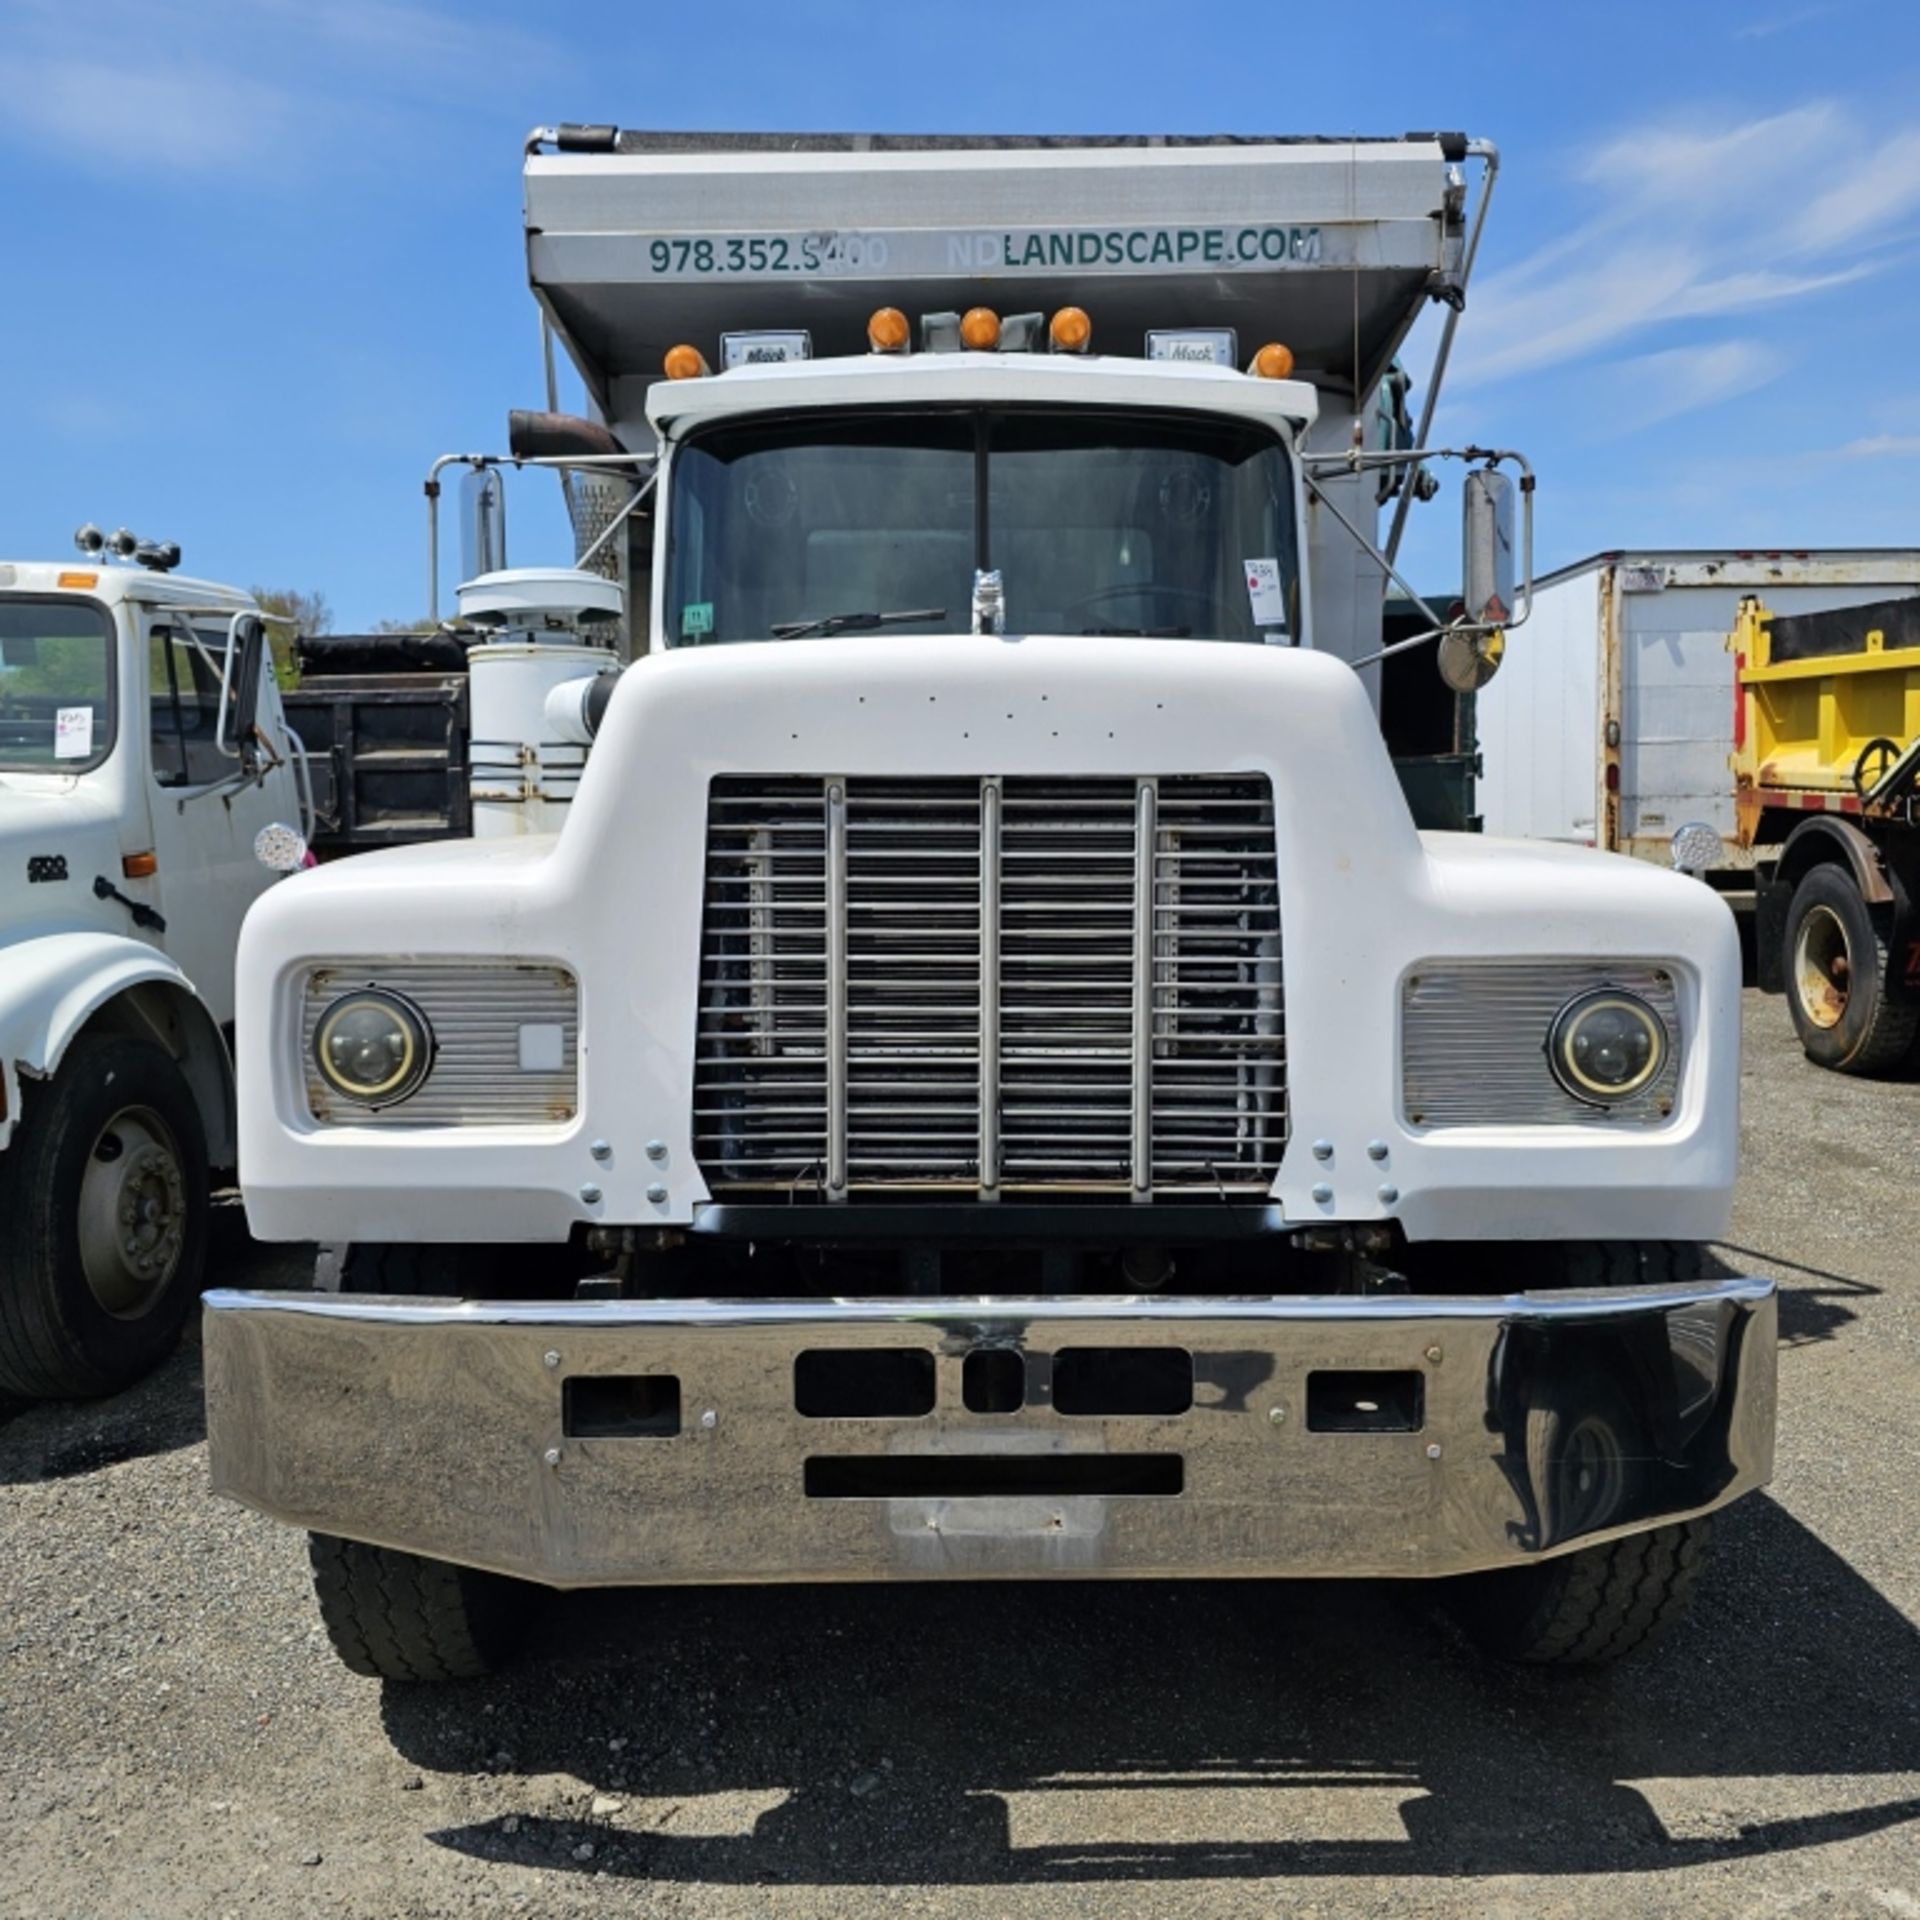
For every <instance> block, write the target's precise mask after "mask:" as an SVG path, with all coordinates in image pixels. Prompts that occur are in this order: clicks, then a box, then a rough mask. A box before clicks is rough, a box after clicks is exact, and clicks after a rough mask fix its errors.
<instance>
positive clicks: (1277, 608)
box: [1247, 560, 1287, 632]
mask: <svg viewBox="0 0 1920 1920" xmlns="http://www.w3.org/2000/svg"><path fill="white" fill-rule="evenodd" d="M1247 604H1248V605H1249V606H1250V607H1251V608H1252V609H1253V624H1254V625H1255V626H1256V627H1278V628H1280V630H1281V631H1282V632H1285V631H1286V625H1287V596H1286V595H1285V594H1284V593H1282V592H1281V591H1280V562H1279V561H1278V560H1249V561H1248V562H1247Z"/></svg>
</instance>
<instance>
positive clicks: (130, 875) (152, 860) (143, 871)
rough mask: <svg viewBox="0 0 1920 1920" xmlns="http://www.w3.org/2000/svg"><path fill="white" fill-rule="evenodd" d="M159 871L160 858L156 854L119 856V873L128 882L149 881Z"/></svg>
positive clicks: (124, 854)
mask: <svg viewBox="0 0 1920 1920" xmlns="http://www.w3.org/2000/svg"><path fill="white" fill-rule="evenodd" d="M159 871H160V856H159V855H158V854H157V853H123V854H122V855H121V856H120V872H121V874H122V876H123V877H124V878H126V879H128V880H151V879H152V878H153V876H154V875H155V874H156V873H158V872H159Z"/></svg>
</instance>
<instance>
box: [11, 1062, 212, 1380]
mask: <svg viewBox="0 0 1920 1920" xmlns="http://www.w3.org/2000/svg"><path fill="white" fill-rule="evenodd" d="M207 1207H208V1192H207V1143H206V1133H205V1130H204V1128H203V1127H202V1125H201V1121H200V1110H199V1107H198V1106H197V1105H196V1104H195V1101H194V1097H193V1091H192V1089H191V1088H190V1087H189V1086H188V1085H187V1082H186V1079H185V1077H184V1076H183V1075H182V1073H181V1071H180V1069H179V1067H178V1066H176V1065H175V1064H174V1061H173V1058H172V1056H171V1055H170V1054H168V1053H166V1052H165V1051H163V1050H162V1049H161V1048H159V1047H157V1046H154V1045H152V1044H151V1043H149V1042H147V1041H144V1040H131V1039H127V1038H125V1037H123V1036H121V1035H119V1034H104V1033H92V1034H88V1033H83V1034H81V1035H80V1036H79V1037H78V1038H77V1039H76V1040H75V1041H74V1042H73V1044H72V1045H71V1046H70V1047H68V1049H67V1052H66V1057H65V1058H64V1059H63V1060H62V1061H61V1063H60V1069H59V1071H58V1072H57V1073H56V1074H55V1075H54V1077H53V1079H52V1081H51V1082H50V1083H49V1084H48V1085H46V1086H45V1087H44V1088H39V1089H36V1090H35V1092H34V1097H33V1099H32V1101H31V1102H30V1104H29V1105H28V1107H27V1110H26V1112H25V1114H24V1115H23V1116H22V1118H21V1122H20V1126H19V1128H18V1129H17V1130H16V1132H15V1134H14V1138H13V1141H12V1144H11V1145H10V1146H9V1147H8V1148H7V1150H6V1151H5V1152H4V1153H0V1221H4V1222H5V1223H6V1224H5V1230H4V1233H0V1394H15V1395H18V1396H20V1397H22V1398H26V1399H88V1398H92V1397H95V1396H97V1395H101V1394H108V1393H115V1392H118V1391H119V1390H120V1389H121V1388H122V1387H126V1386H130V1385H131V1384H132V1383H133V1382H134V1381H135V1380H137V1379H139V1378H140V1377H141V1375H142V1374H145V1373H148V1372H150V1371H151V1370H152V1369H153V1368H154V1367H156V1366H158V1365H159V1364H160V1362H161V1361H162V1360H163V1359H165V1358H166V1356H167V1355H168V1354H169V1353H170V1352H172V1350H173V1347H174V1344H175V1342H176V1341H177V1340H178V1339H179V1337H180V1329H181V1327H182V1326H183V1325H184V1324H185V1322H186V1317H187V1314H188V1312H189V1310H190V1309H191V1307H192V1305H193V1302H194V1300H195V1299H196V1298H197V1297H198V1296H199V1292H200V1275H201V1270H202V1268H203V1266H204V1265H205V1262H206V1250H207Z"/></svg>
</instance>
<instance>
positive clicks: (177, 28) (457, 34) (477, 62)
mask: <svg viewBox="0 0 1920 1920" xmlns="http://www.w3.org/2000/svg"><path fill="white" fill-rule="evenodd" d="M0 14H4V16H5V17H6V20H7V24H8V26H9V28H10V32H11V38H12V40H13V42H14V44H13V46H12V48H11V49H10V52H9V58H8V61H7V66H6V72H7V79H8V88H7V101H8V110H7V113H6V115H5V117H4V118H3V119H0V137H4V136H6V135H8V134H11V135H12V136H13V137H15V138H26V139H31V140H33V141H34V142H35V143H36V144H38V145H40V146H42V147H52V148H56V149H58V150H59V151H60V152H61V153H62V155H63V156H64V157H66V158H68V159H71V160H73V161H75V162H77V163H78V164H80V165H83V166H86V167H90V168H94V169H102V168H104V169H108V170H113V171H117V172H128V173H145V172H150V171H152V170H154V169H156V168H158V169H161V170H164V171H168V172H175V173H214V172H219V171H221V170H227V169H232V168H234V167H235V166H236V165H244V166H246V167H249V168H252V167H257V166H265V167H266V168H267V169H268V170H269V171H278V170H281V169H283V168H285V167H288V166H293V165H297V164H299V163H300V161H301V157H302V156H303V155H304V154H307V153H311V152H314V151H318V150H324V149H326V148H332V149H334V150H336V151H341V150H353V149H358V150H366V149H367V148H368V147H370V146H372V145H374V144H376V143H377V141H378V139H379V136H380V133H381V132H382V131H383V130H384V129H385V128H386V127H390V126H391V124H392V123H393V121H394V119H395V117H396V116H397V115H400V114H403V113H408V114H410V113H416V112H417V111H418V110H419V109H420V108H421V107H423V106H425V107H428V108H430V109H434V110H438V111H442V112H446V113H457V112H461V111H464V110H470V109H472V108H474V107H476V106H484V105H489V104H492V103H494V102H497V101H498V100H499V99H500V98H502V97H503V96H504V95H506V94H508V93H511V92H512V91H514V90H515V89H519V88H523V87H525V86H526V85H527V84H528V82H529V81H530V80H531V81H535V82H541V81H550V82H551V83H552V85H553V87H554V90H555V92H556V93H559V92H562V91H564V90H566V89H569V88H571V86H572V85H573V83H574V82H575V81H576V80H577V79H578V75H577V74H575V73H573V72H572V71H571V66H572V58H571V56H570V55H568V54H567V53H566V52H565V50H564V49H563V48H562V47H561V46H560V45H559V44H558V43H555V42H550V41H546V40H543V39H541V38H540V37H539V36H537V35H536V34H533V33H530V32H526V31H523V30H522V29H520V28H518V27H512V26H502V25H496V24H493V23H490V22H486V21H482V20H476V19H473V18H471V17H469V16H468V15H467V14H466V13H463V12H460V11H456V10H454V9H451V8H449V9H446V10H442V9H441V8H438V7H434V6H430V5H424V4H414V0H96V5H95V6H94V7H93V8H92V9H90V11H89V16H88V31H87V35H86V39H85V42H84V45H85V47H86V48H88V49H91V48H93V47H100V48H105V49H109V50H110V51H109V52H108V53H106V54H103V55H95V54H93V53H92V52H91V51H83V52H79V53H76V52H75V45H76V41H75V35H74V33H73V30H72V14H71V9H70V6H68V5H66V4H63V0H0ZM125 48H138V49H140V52H139V54H138V57H137V58H136V57H127V56H126V55H125V54H123V53H122V51H121V50H122V49H125Z"/></svg>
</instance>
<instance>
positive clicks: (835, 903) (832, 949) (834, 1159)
mask: <svg viewBox="0 0 1920 1920" xmlns="http://www.w3.org/2000/svg"><path fill="white" fill-rule="evenodd" d="M846 1197H847V785H846V782H845V781H844V780H829V781H828V782H827V1198H828V1199H830V1200H844V1199H845V1198H846Z"/></svg>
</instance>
